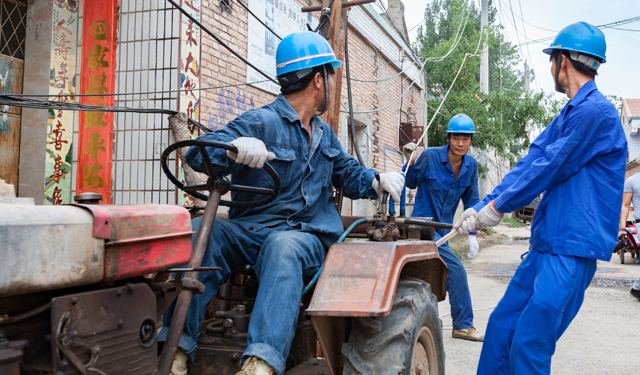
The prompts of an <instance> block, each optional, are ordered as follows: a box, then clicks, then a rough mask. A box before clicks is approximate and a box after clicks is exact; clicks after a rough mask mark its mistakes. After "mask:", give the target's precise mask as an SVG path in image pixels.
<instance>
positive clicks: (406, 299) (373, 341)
mask: <svg viewBox="0 0 640 375" xmlns="http://www.w3.org/2000/svg"><path fill="white" fill-rule="evenodd" d="M352 323H353V324H352V327H351V333H350V334H349V341H348V342H347V343H345V344H343V345H342V354H343V355H344V357H345V363H344V370H343V374H344V375H444V345H443V343H442V321H441V320H440V318H439V316H438V299H437V298H436V296H435V295H433V293H431V285H429V284H427V283H425V282H424V281H422V280H419V279H413V278H403V279H400V281H399V282H398V288H397V290H396V295H395V298H394V300H393V307H392V309H391V312H390V313H389V315H387V316H377V317H367V318H354V319H352Z"/></svg>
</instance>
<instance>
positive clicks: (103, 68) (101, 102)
mask: <svg viewBox="0 0 640 375" xmlns="http://www.w3.org/2000/svg"><path fill="white" fill-rule="evenodd" d="M117 3H118V2H117V0H103V1H100V2H97V1H91V2H86V3H85V6H84V25H85V29H84V31H83V34H82V40H83V49H82V54H83V56H82V70H81V82H82V83H81V87H82V89H83V91H84V92H83V94H90V95H91V96H84V97H81V103H83V104H90V105H96V106H113V102H114V99H113V96H110V95H105V94H107V93H112V92H114V89H115V87H114V86H115V50H116V48H115V47H116V35H115V29H116V28H115V25H116V17H117V5H118V4H117ZM87 26H88V27H87ZM78 139H79V143H80V145H79V150H78V176H77V178H76V181H77V183H76V185H77V186H76V189H77V191H78V193H83V192H86V191H92V192H96V193H100V194H102V197H103V203H109V202H110V199H111V156H112V155H111V154H112V150H113V113H112V112H82V113H81V114H80V126H79V137H78Z"/></svg>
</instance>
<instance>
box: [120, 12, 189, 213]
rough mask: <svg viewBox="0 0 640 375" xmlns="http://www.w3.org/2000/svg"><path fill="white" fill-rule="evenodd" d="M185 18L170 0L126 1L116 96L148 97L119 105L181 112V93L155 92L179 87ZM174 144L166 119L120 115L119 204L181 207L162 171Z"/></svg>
mask: <svg viewBox="0 0 640 375" xmlns="http://www.w3.org/2000/svg"><path fill="white" fill-rule="evenodd" d="M179 14H180V13H179V12H178V11H177V10H175V9H174V8H173V7H172V6H171V4H170V3H168V2H165V1H136V0H122V1H121V3H120V11H119V14H118V51H117V64H116V92H118V93H143V92H145V93H148V94H136V95H127V96H118V97H116V98H115V105H116V106H125V107H133V108H167V109H173V110H176V109H177V107H178V105H177V103H178V93H177V92H171V93H157V94H155V93H149V92H156V91H168V90H176V89H177V88H178V42H179V40H178V39H179V22H180V16H179ZM172 142H173V140H172V139H171V131H170V129H169V122H168V121H167V116H166V115H159V114H139V113H116V115H115V118H114V147H113V164H112V165H113V181H112V182H113V183H112V202H113V203H115V204H134V203H162V204H167V203H168V204H173V203H176V192H175V188H174V186H173V185H172V184H171V183H169V181H168V180H167V178H166V177H165V176H164V174H163V173H162V170H161V168H160V155H161V153H162V151H163V150H164V149H165V148H166V147H167V146H168V145H169V144H170V143H172ZM172 170H175V167H173V166H172Z"/></svg>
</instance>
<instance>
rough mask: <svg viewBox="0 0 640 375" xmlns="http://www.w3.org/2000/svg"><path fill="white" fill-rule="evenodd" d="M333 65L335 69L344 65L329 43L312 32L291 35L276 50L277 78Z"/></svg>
mask: <svg viewBox="0 0 640 375" xmlns="http://www.w3.org/2000/svg"><path fill="white" fill-rule="evenodd" d="M324 64H331V66H332V67H333V69H337V68H339V67H340V66H341V65H342V61H340V60H337V59H336V56H335V55H334V54H333V50H332V49H331V46H330V45H329V42H327V40H326V39H325V38H323V37H322V36H320V35H318V34H316V33H314V32H312V31H300V32H297V33H293V34H289V35H287V36H286V37H284V39H282V41H281V42H280V44H278V49H277V50H276V76H278V77H280V76H282V75H284V74H287V73H291V72H295V71H298V70H302V69H306V68H314V67H316V66H321V65H324Z"/></svg>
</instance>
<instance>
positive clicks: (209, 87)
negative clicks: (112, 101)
mask: <svg viewBox="0 0 640 375" xmlns="http://www.w3.org/2000/svg"><path fill="white" fill-rule="evenodd" d="M263 82H270V80H268V79H264V80H260V81H254V82H245V83H237V84H233V85H223V86H208V87H198V88H194V89H177V90H161V91H141V92H118V93H104V94H99V95H97V94H65V95H60V94H11V96H14V97H24V98H67V97H70V98H73V97H87V96H132V95H153V94H170V93H175V92H189V91H206V90H218V89H224V88H228V87H240V86H247V85H253V84H256V83H263ZM132 100H136V101H138V100H152V99H149V98H145V99H132Z"/></svg>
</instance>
